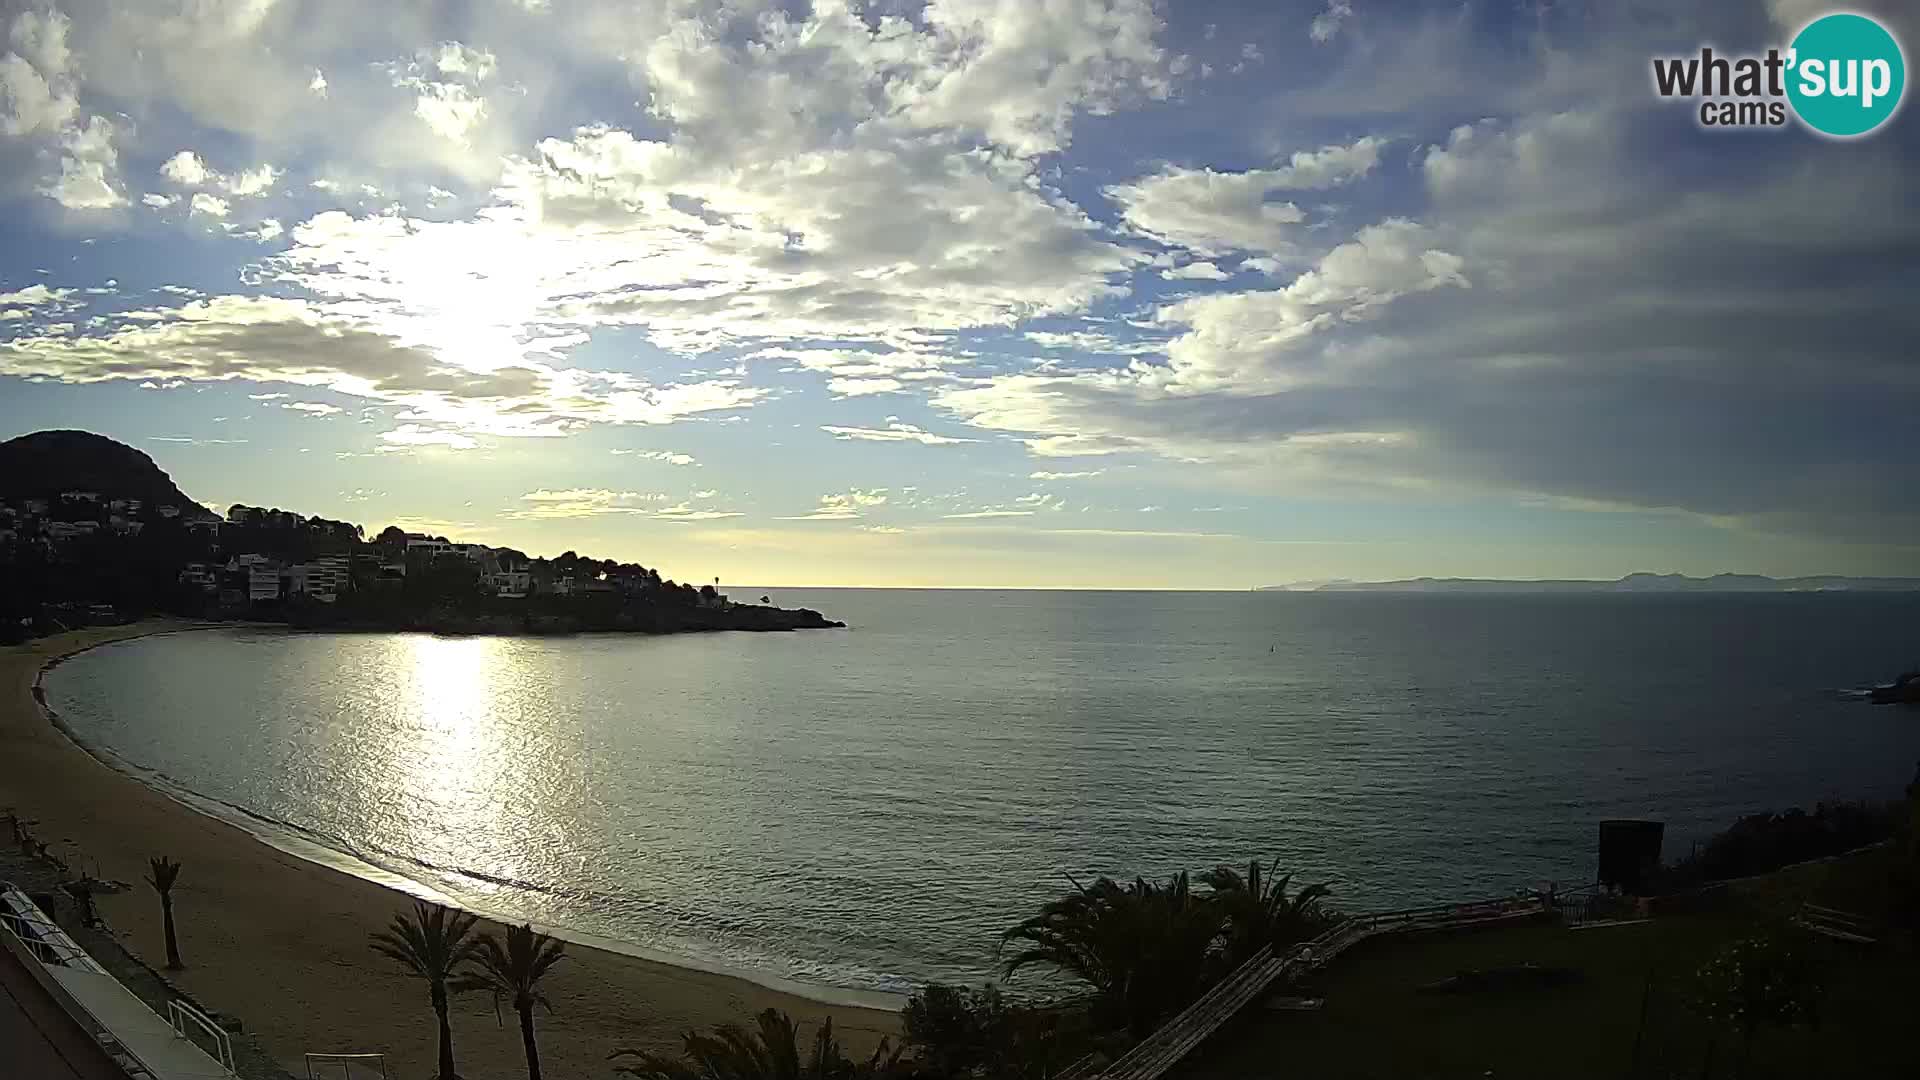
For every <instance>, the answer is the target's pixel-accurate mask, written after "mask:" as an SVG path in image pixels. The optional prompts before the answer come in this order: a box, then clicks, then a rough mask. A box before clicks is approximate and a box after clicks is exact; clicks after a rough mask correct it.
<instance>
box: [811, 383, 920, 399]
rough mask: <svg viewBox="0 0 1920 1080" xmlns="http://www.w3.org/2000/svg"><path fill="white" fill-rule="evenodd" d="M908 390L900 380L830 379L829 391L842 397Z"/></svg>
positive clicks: (895, 392)
mask: <svg viewBox="0 0 1920 1080" xmlns="http://www.w3.org/2000/svg"><path fill="white" fill-rule="evenodd" d="M906 388H907V384H906V383H903V382H901V381H900V380H899V379H828V380H827V389H828V390H829V391H831V392H833V393H834V394H837V395H838V396H840V397H868V396H870V395H873V394H897V393H900V392H901V391H903V390H905V389H906Z"/></svg>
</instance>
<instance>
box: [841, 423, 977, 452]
mask: <svg viewBox="0 0 1920 1080" xmlns="http://www.w3.org/2000/svg"><path fill="white" fill-rule="evenodd" d="M820 430H821V431H824V432H827V433H828V434H830V435H832V436H833V437H835V438H837V439H856V440H860V441H862V442H917V443H920V444H921V445H923V446H953V445H957V444H959V443H970V442H976V441H977V440H975V439H961V438H956V437H953V436H950V435H936V434H934V433H933V432H931V431H927V430H924V429H922V428H919V427H915V426H914V425H912V424H906V423H901V422H899V421H894V422H892V423H889V424H888V425H887V426H886V427H884V428H861V427H835V426H831V425H823V426H822V427H821V428H820Z"/></svg>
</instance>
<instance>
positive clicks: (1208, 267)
mask: <svg viewBox="0 0 1920 1080" xmlns="http://www.w3.org/2000/svg"><path fill="white" fill-rule="evenodd" d="M1160 276H1161V277H1163V278H1167V279H1168V280H1170V281H1225V280H1227V279H1228V278H1230V277H1232V276H1233V275H1232V274H1229V273H1227V272H1226V271H1225V270H1222V269H1220V268H1219V267H1218V266H1216V265H1214V264H1213V263H1210V262H1205V261H1201V262H1190V263H1187V264H1186V265H1184V266H1176V267H1174V268H1173V269H1171V270H1162V271H1160Z"/></svg>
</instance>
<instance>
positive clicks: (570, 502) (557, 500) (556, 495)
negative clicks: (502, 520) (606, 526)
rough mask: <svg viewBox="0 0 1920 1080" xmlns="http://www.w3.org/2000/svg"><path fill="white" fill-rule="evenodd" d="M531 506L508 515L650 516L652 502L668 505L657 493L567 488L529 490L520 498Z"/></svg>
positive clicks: (541, 516) (543, 516)
mask: <svg viewBox="0 0 1920 1080" xmlns="http://www.w3.org/2000/svg"><path fill="white" fill-rule="evenodd" d="M520 498H521V499H522V500H523V501H525V502H530V503H533V504H534V505H532V506H529V507H521V508H517V509H514V510H509V511H508V512H507V516H508V517H510V518H520V519H532V520H538V519H544V518H580V517H599V516H602V515H605V514H647V513H652V512H653V507H652V506H650V505H648V504H650V503H660V502H665V501H666V500H667V497H666V496H665V495H661V494H658V493H642V492H637V491H609V490H607V489H606V488H567V489H565V490H562V491H549V490H547V489H545V488H542V489H540V490H539V491H529V492H527V493H526V494H525V495H522V496H520Z"/></svg>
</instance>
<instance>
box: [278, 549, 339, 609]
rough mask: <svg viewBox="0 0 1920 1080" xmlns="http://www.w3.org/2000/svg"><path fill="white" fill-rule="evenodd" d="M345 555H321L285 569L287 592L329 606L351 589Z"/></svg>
mask: <svg viewBox="0 0 1920 1080" xmlns="http://www.w3.org/2000/svg"><path fill="white" fill-rule="evenodd" d="M348 563H349V559H348V557H347V556H345V555H322V556H321V557H319V558H318V559H315V560H314V561H313V562H308V563H296V564H294V565H292V566H289V567H287V592H288V594H289V595H291V594H294V593H302V594H305V595H307V596H310V597H312V598H313V599H315V600H318V601H320V602H321V603H323V604H331V603H333V602H334V601H335V600H337V599H339V596H340V594H341V593H343V592H346V591H347V590H348V589H349V588H350V587H351V582H352V579H353V574H352V571H351V570H349V569H348Z"/></svg>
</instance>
